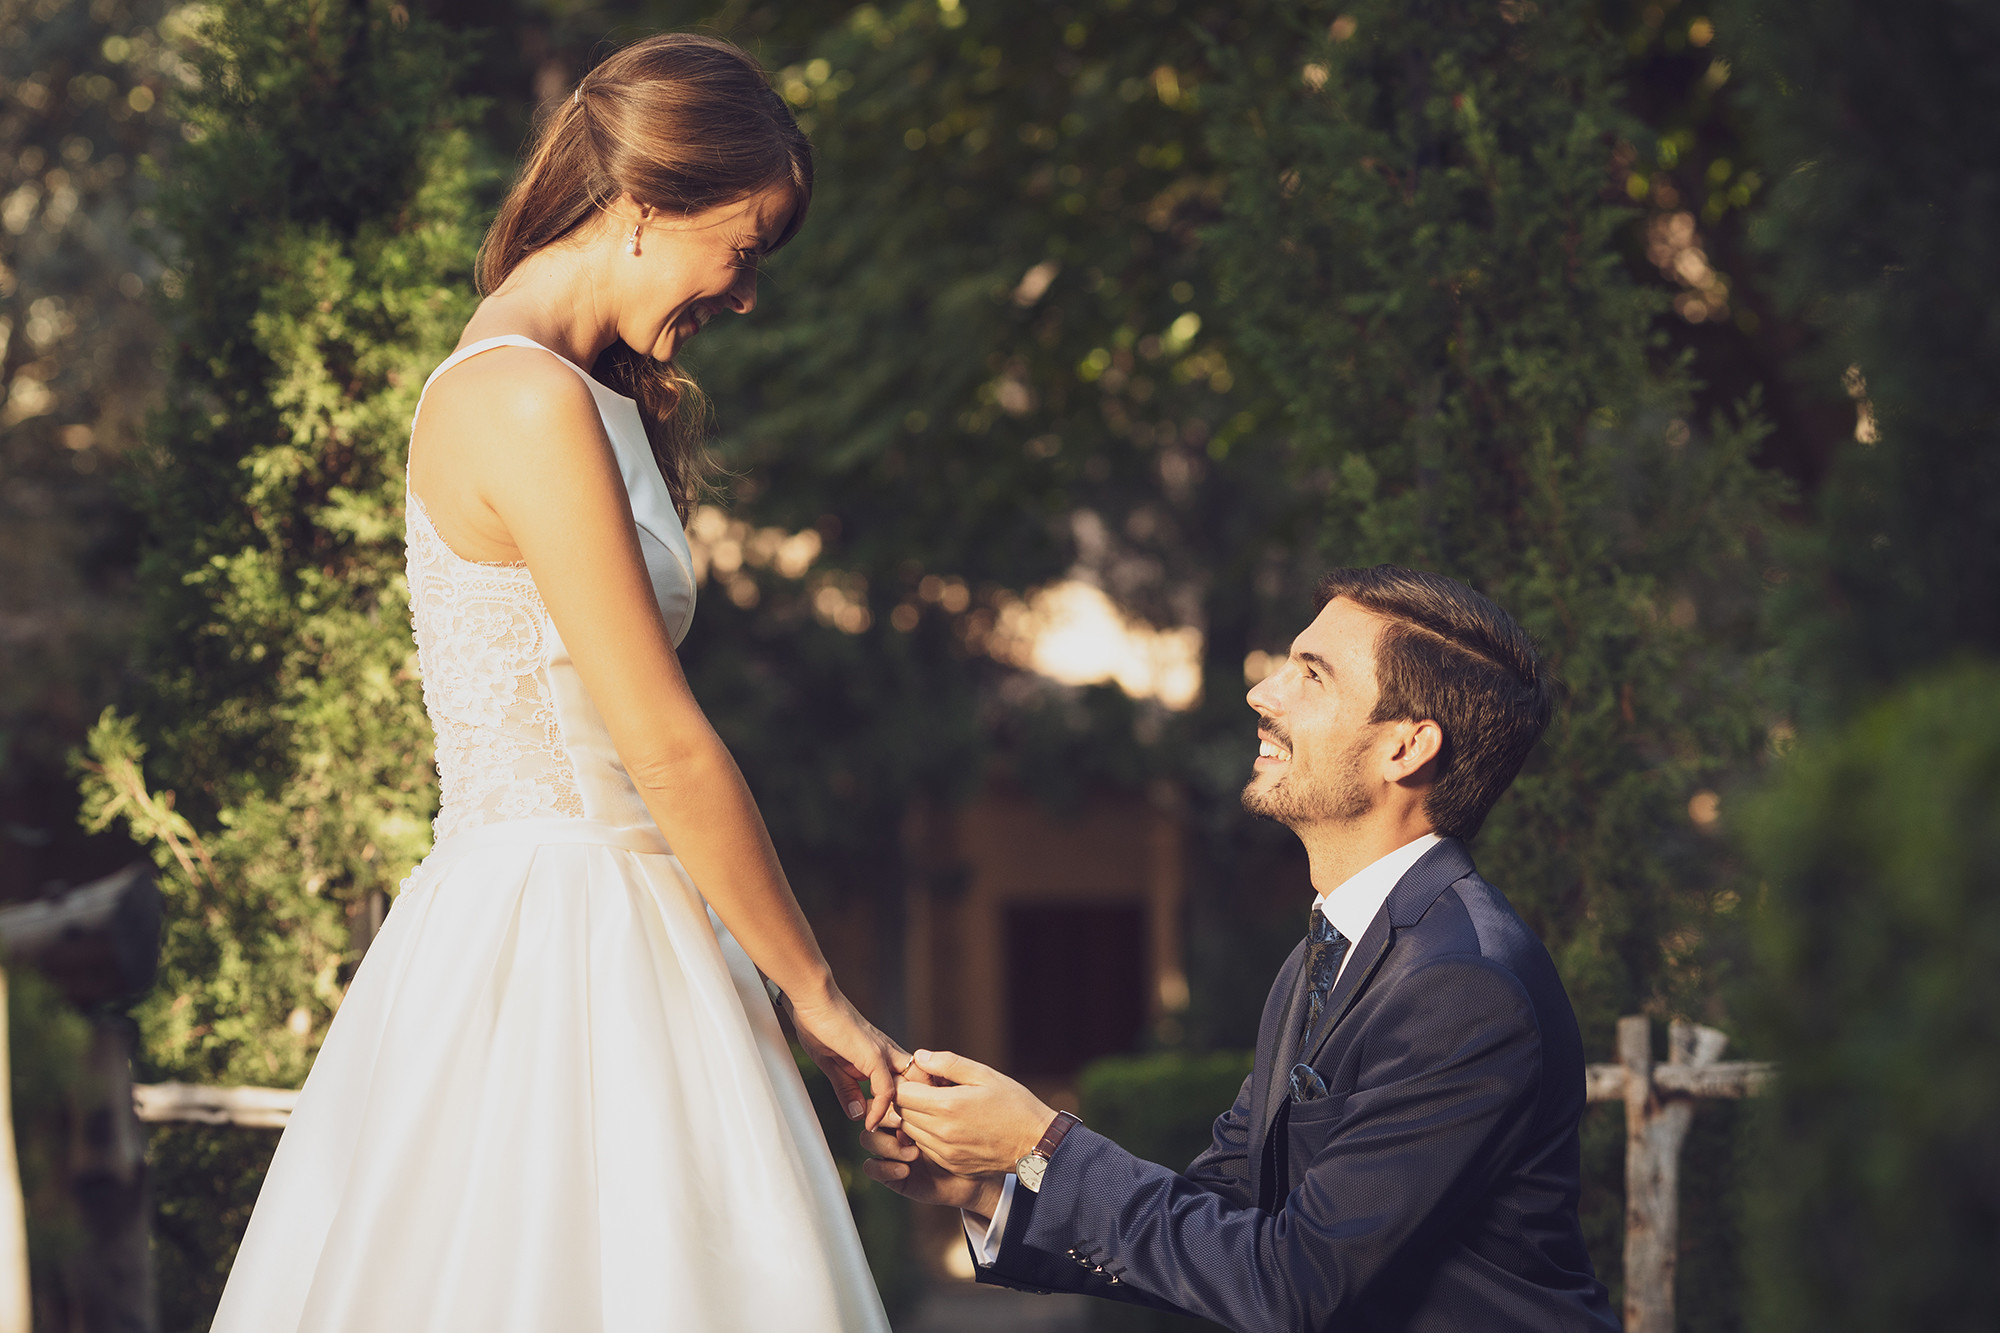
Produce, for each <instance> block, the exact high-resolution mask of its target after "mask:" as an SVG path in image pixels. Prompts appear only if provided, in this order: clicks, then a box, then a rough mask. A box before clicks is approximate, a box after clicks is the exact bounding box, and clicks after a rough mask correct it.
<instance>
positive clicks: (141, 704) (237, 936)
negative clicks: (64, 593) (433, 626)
mask: <svg viewBox="0 0 2000 1333" xmlns="http://www.w3.org/2000/svg"><path fill="white" fill-rule="evenodd" d="M188 58H189V59H190V61H191V62H192V65H193V67H194V70H195V73H196V78H195V79H194V80H193V82H192V86H191V87H190V88H189V89H188V90H187V91H186V92H185V93H184V94H182V95H181V96H180V97H179V98H177V99H176V103H175V110H176V111H177V113H178V115H179V116H180V118H181V120H182V123H183V125H184V127H185V129H184V135H185V137H186V138H187V140H188V142H187V143H186V145H185V146H184V147H183V149H182V150H181V152H180V154H179V156H178V160H177V163H176V169H175V172H174V175H173V177H172V179H171V180H170V181H169V182H168V183H167V185H166V188H165V190H164V191H163V197H162V199H161V202H160V217H161V222H162V224H163V227H164V229H165V231H166V233H167V236H168V238H169V247H170V248H169V257H170V260H171V263H172V268H171V269H170V275H169V282H168V283H163V286H165V287H166V289H167V290H168V291H169V293H170V294H171V300H170V301H169V302H168V304H167V308H166V319H167V323H168V327H169V329H170V331H171V333H172V336H173V343H172V348H173V352H172V356H171V359H170V361H169V366H168V380H167V385H166V402H165V406H164V407H163V408H162V409H161V410H160V412H159V413H158V414H157V416H156V417H155V420H154V423H153V426H152V429H151V431H150V433H149V437H148V442H147V447H146V449H145V450H144V451H143V452H142V453H141V454H140V456H139V458H138V462H137V466H136V470H135V472H136V474H135V475H134V476H133V478H132V482H131V485H130V487H129V495H130V502H131V504H132V505H133V507H134V508H135V509H136V510H137V511H138V512H139V514H140V515H141V516H142V518H143V519H144V524H145V528H144V537H143V539H142V555H141V560H140V568H139V585H140V592H141V596H142V598H143V602H144V606H145V609H146V614H147V620H146V626H145V629H144V631H143V634H142V636H141V657H142V665H143V672H144V674H143V678H142V688H141V689H140V690H139V691H138V692H137V694H136V696H135V697H134V698H133V699H132V701H131V705H130V708H129V711H128V712H126V713H124V714H120V715H112V714H107V715H106V717H105V719H104V720H103V721H102V722H101V723H100V724H99V725H98V726H97V728H96V729H95V730H94V731H93V732H92V734H91V738H90V746H89V753H88V757H87V759H86V761H85V762H86V768H87V772H86V780H85V798H86V813H87V815H88V817H89V818H90V819H91V820H92V821H93V822H94V823H95V824H97V825H98V826H104V825H107V824H110V823H114V822H115V823H120V824H123V825H124V826H125V827H127V828H128V829H129V830H130V831H131V832H132V833H133V835H134V836H135V837H138V838H139V839H140V840H141V841H143V842H146V843H148V844H149V845H150V846H151V847H152V848H153V850H154V853H155V856H156V859H157V860H158V861H159V863H160V865H161V868H162V875H161V886H162V890H163V892H164V893H165V895H166V898H167V904H168V915H167V926H166V934H165V939H164V942H163V948H162V957H161V974H160V985H159V987H158V989H157V990H156V991H155V993H154V994H153V995H152V996H151V997H150V998H149V999H148V1000H147V1001H146V1002H145V1003H144V1004H143V1005H142V1006H141V1008H140V1010H139V1012H138V1017H139V1021H140V1027H141V1032H142V1040H143V1060H144V1065H145V1069H144V1070H143V1071H142V1072H143V1073H145V1074H147V1075H151V1076H155V1077H158V1076H167V1077H178V1078H185V1079H191V1080H194V1081H198V1082H217V1083H283V1084H296V1083H297V1082H298V1081H299V1080H300V1079H301V1078H303V1077H304V1074H305V1072H306V1069H307V1067H308V1065H309V1063H310V1061H311V1058H312V1053H313V1052H314V1050H316V1049H317V1047H318V1044H319V1040H320V1038H321V1036H322V1035H323V1034H324V1032H325V1030H326V1025H327V1022H328V1020H329V1019H330V1018H331V1016H332V1014H333V1011H334V1009H335V1008H336V1007H337V1005H338V1004H339V1002H340V997H341V990H342V987H343V985H344V984H345V982H346V981H347V977H348V972H349V969H350V968H351V965H352V964H353V963H354V962H355V961H356V959H357V958H358V954H359V948H358V946H359V945H360V944H362V943H365V939H358V938H357V936H356V933H355V932H354V930H353V929H352V927H353V926H354V925H356V924H358V923H360V922H362V921H363V920H365V919H366V914H367V913H368V911H369V910H370V903H371V900H376V901H379V896H380V895H382V894H383V893H385V892H386V891H387V890H388V889H390V888H391V887H392V886H393V884H394V882H395V880H396V878H397V877H399V876H400V875H401V874H402V873H403V871H404V870H406V869H407V867H408V866H409V865H411V864H412V863H413V862H414V861H416V860H417V859H418V857H419V856H420V855H421V854H422V853H423V851H424V850H425V848H426V847H427V846H428V844H429V836H430V834H429V827H428V823H427V818H428V816H429V814H430V812H431V809H432V807H433V805H434V803H435V799H436V795H435V790H434V779H433V771H432V768H431V764H430V757H429V750H430V736H429V730H428V727H427V726H426V725H425V721H424V716H423V711H422V704H421V700H420V698H419V693H418V686H417V680H416V672H415V664H414V648H413V645H412V641H411V637H410V630H409V614H408V607H407V594H406V590H405V587H404V581H403V574H402V541H401V532H400V530H399V526H398V524H397V522H396V518H397V516H398V515H399V514H400V512H401V492H402V485H403V480H402V479H403V468H402V458H403V448H404V444H405V440H406V434H407V424H408V421H409V419H410V414H411V412H412V410H413V409H414V407H415V405H416V398H417V393H418V389H419V387H420V386H421V384H422V382H423V378H424V375H425V373H426V372H427V371H428V370H429V368H430V367H431V366H432V365H434V364H436V362H437V361H438V360H439V359H441V358H442V357H443V356H444V355H445V353H446V352H448V351H449V350H450V348H451V346H452V344H453V342H454V341H455V340H456V337H457V333H458V329H459V327H460V325H461V324H462V323H463V321H464V319H465V317H466V315H467V314H468V313H469V308H470V302H471V299H472V296H471V293H470V292H469V291H468V289H467V286H466V283H465V274H466V273H467V272H468V271H469V269H470V266H471V260H472V255H473V251H474V248H475V246H476V244H477V240H478V231H477V228H476V227H475V226H474V225H473V219H474V215H475V209H474V204H473V199H472V194H471V192H472V190H473V188H474V187H475V185H476V183H477V174H476V173H475V172H474V171H473V169H472V167H471V165H470V163H471V145H470V142H469V140H468V139H467V137H466V135H465V134H463V133H462V132H460V131H459V130H457V129H455V128H454V123H455V119H456V117H458V116H459V115H460V114H461V113H462V109H461V108H460V107H458V106H457V105H456V104H455V103H454V101H453V100H452V97H451V95H450V93H449V86H448V80H449V79H450V77H451V74H452V69H453V60H452V57H451V56H450V54H449V51H448V49H447V47H446V46H445V44H444V43H443V41H442V40H441V38H440V37H439V35H438V34H437V33H436V32H435V31H434V30H432V29H429V28H426V27H425V26H423V25H422V24H420V23H414V22H410V21H408V20H407V17H406V16H405V14H404V12H403V11H402V9H401V8H400V7H392V6H388V5H372V4H359V3H356V4H333V3H325V2H323V0H244V2H243V3H237V4H231V5H228V6H224V7H220V8H218V9H215V10H211V11H209V12H207V13H206V14H205V15H204V16H203V17H202V19H201V21H200V23H199V26H198V27H197V28H196V29H195V30H194V31H193V32H192V34H191V35H190V42H189V47H188ZM149 778H150V780H151V781H152V782H157V783H158V784H159V787H160V788H163V789H164V790H154V789H153V788H152V786H151V782H149ZM176 1145H179V1146H180V1147H183V1148H187V1149H188V1150H189V1151H188V1152H186V1153H180V1154H178V1155H177V1153H176ZM204 1154H207V1155H208V1156H213V1153H212V1152H211V1151H210V1149H209V1147H205V1146H203V1145H202V1144H200V1143H195V1142H193V1141H191V1140H186V1141H184V1140H182V1139H170V1140H164V1141H163V1142H162V1144H161V1145H157V1147H156V1161H157V1164H158V1169H159V1171H160V1187H161V1192H162V1195H163V1196H164V1198H165V1206H164V1207H163V1211H162V1213H161V1215H160V1219H159V1232H160V1236H161V1239H162V1241H163V1242H164V1244H165V1247H166V1248H165V1250H164V1252H163V1257H164V1263H163V1269H164V1271H163V1274H162V1289H163V1299H164V1301H165V1304H166V1306H167V1312H168V1316H169V1323H170V1324H173V1325H175V1326H180V1325H183V1324H192V1323H194V1322H195V1321H196V1320H198V1319H201V1318H204V1317H205V1314H204V1312H205V1311H206V1310H207V1309H209V1308H212V1302H213V1299H214V1296H215V1292H216V1289H217V1287H218V1284H219V1281H220V1276H221V1273H222V1272H223V1271H225V1270H226V1267H227V1253H226V1252H222V1253H218V1252H217V1250H216V1249H215V1248H214V1246H213V1245H212V1244H211V1242H210V1239H209V1238H208V1237H207V1236H206V1234H205V1232H206V1228H205V1224H204V1223H203V1222H202V1219H200V1218H180V1219H179V1221H185V1222H186V1223H187V1225H186V1226H182V1225H180V1224H179V1221H177V1218H178V1217H179V1215H178V1214H177V1213H176V1210H175V1208H174V1206H173V1199H174V1196H175V1194H176V1192H177V1190H180V1189H181V1187H182V1185H183V1184H185V1185H187V1186H188V1187H189V1188H190V1189H192V1188H193V1182H194V1178H195V1177H196V1176H200V1175H202V1174H204V1173H205V1172H208V1171H209V1170H210V1166H209V1165H208V1164H205V1162H204ZM183 1167H185V1168H186V1170H185V1171H183V1170H182V1168H183ZM230 1169H231V1170H236V1171H240V1170H242V1169H244V1168H242V1167H241V1166H240V1165H238V1166H232V1167H231V1168H230ZM190 1173H192V1174H190ZM181 1175H188V1176H189V1179H188V1180H187V1181H185V1182H183V1181H182V1180H181V1179H180V1176H181ZM197 1192H198V1191H197Z"/></svg>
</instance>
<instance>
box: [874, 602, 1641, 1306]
mask: <svg viewBox="0 0 2000 1333" xmlns="http://www.w3.org/2000/svg"><path fill="white" fill-rule="evenodd" d="M1321 603H1322V605H1321V610H1320V612H1319V615H1318V617H1317V618H1316V619H1315V620H1314V621H1313V622H1312V624H1311V625H1309V626H1308V627H1307V628H1306V629H1305V631H1304V632H1303V633H1301V634H1300V635H1299V636H1298V638H1297V639H1296V640H1294V641H1293V644H1292V649H1291V654H1290V656H1289V658H1288V659H1287V660H1286V662H1285V664H1284V665H1283V666H1282V667H1281V668H1279V670H1278V671H1277V672H1276V673H1275V674H1273V675H1272V676H1270V677H1269V678H1268V679H1266V680H1265V681H1264V682H1263V683H1262V684H1261V685H1259V686H1257V687H1256V688H1255V689H1254V690H1252V691H1251V692H1250V706H1251V707H1252V708H1253V709H1255V710H1256V712H1257V715H1258V718H1259V721H1260V725H1259V727H1258V733H1257V735H1258V740H1259V742H1260V743H1259V745H1258V755H1257V762H1256V771H1255V775H1254V776H1253V777H1252V778H1251V780H1250V784H1249V786H1247V787H1246V788H1244V791H1243V804H1244V807H1245V808H1246V809H1248V810H1250V811H1251V812H1252V813H1255V814H1259V815H1263V816H1267V817H1268V818H1271V819H1274V820H1277V821H1279V822H1280V823H1283V824H1285V825H1286V826H1287V827H1289V828H1290V829H1292V831H1293V832H1295V833H1297V834H1298V836H1299V839H1300V840H1301V841H1302V842H1303V843H1304V844H1305V846H1306V851H1307V852H1308V854H1309V855H1310V858H1311V862H1312V880H1313V886H1314V888H1315V889H1317V890H1318V893H1319V896H1318V897H1317V898H1316V899H1315V901H1314V902H1313V904H1312V908H1311V911H1310V913H1309V914H1308V915H1309V929H1308V930H1307V932H1306V938H1305V939H1304V940H1303V941H1302V942H1301V943H1300V944H1299V946H1298V948H1297V949H1295V950H1294V951H1293V952H1292V956H1291V958H1290V959H1289V960H1288V961H1287V962H1286V963H1285V966H1284V968H1283V970H1282V971H1280V972H1279V974H1278V979H1277V983H1276V985H1274V986H1273V987H1272V988H1271V994H1270V998H1269V999H1268V1000H1266V1002H1265V1005H1264V1018H1263V1024H1262V1027H1261V1028H1260V1029H1259V1031H1258V1037H1257V1062H1256V1067H1255V1068H1254V1070H1253V1071H1252V1072H1251V1074H1250V1077H1249V1078H1248V1079H1246V1080H1245V1081H1244V1084H1243V1088H1242V1091H1241V1092H1239V1093H1238V1094H1237V1097H1236V1104H1235V1105H1234V1106H1232V1107H1230V1108H1229V1109H1228V1110H1227V1111H1226V1112H1224V1113H1223V1114H1222V1116H1221V1117H1220V1118H1218V1119H1217V1120H1216V1122H1215V1130H1214V1140H1213V1142H1212V1143H1211V1144H1210V1146H1209V1148H1208V1150H1207V1151H1206V1152H1204V1153H1202V1155H1201V1156H1200V1157H1198V1158H1196V1159H1195V1161H1194V1164H1193V1165H1191V1166H1190V1167H1188V1169H1187V1170H1186V1172H1184V1173H1181V1174H1176V1173H1175V1172H1173V1171H1172V1170H1170V1169H1168V1168H1167V1167H1164V1166H1156V1165H1154V1164H1153V1163H1151V1162H1145V1161H1141V1160H1139V1159H1138V1158H1135V1157H1133V1156H1132V1155H1131V1154H1130V1153H1128V1152H1126V1151H1125V1150H1124V1149H1122V1148H1120V1147H1119V1146H1118V1145H1117V1144H1115V1143H1113V1142H1111V1141H1110V1140H1109V1139H1106V1138H1104V1137H1102V1136H1100V1135H1097V1134H1094V1133H1092V1132H1091V1131H1090V1130H1089V1129H1088V1128H1086V1127H1084V1126H1083V1125H1082V1124H1081V1123H1080V1122H1078V1121H1077V1120H1076V1119H1075V1117H1073V1116H1070V1115H1068V1114H1067V1113H1065V1114H1062V1115H1058V1114H1057V1113H1055V1112H1054V1111H1052V1110H1050V1108H1049V1107H1047V1106H1046V1105H1044V1104H1043V1103H1042V1102H1041V1101H1040V1100H1039V1099H1038V1098H1036V1097H1035V1096H1034V1094H1033V1093H1031V1092H1029V1091H1028V1090H1027V1089H1026V1088H1024V1087H1023V1086H1021V1085H1020V1084H1019V1083H1017V1082H1015V1081H1014V1080H1012V1079H1010V1078H1008V1077H1007V1076H1005V1075H1004V1074H1000V1073H998V1072H996V1071H994V1070H992V1069H989V1068H987V1067H986V1066H984V1065H980V1064H978V1063H976V1062H974V1061H971V1060H966V1059H963V1058H962V1057H959V1056H955V1055H951V1054H948V1053H937V1054H933V1053H930V1052H919V1053H918V1054H917V1056H916V1059H915V1061H914V1066H913V1071H912V1073H911V1075H910V1077H909V1078H908V1079H906V1080H905V1081H904V1082H903V1083H902V1084H901V1085H900V1087H899V1088H898V1091H897V1100H898V1107H899V1111H900V1115H901V1134H900V1136H899V1135H897V1134H895V1133H890V1132H887V1131H886V1130H885V1131H882V1132H876V1133H873V1134H867V1135H864V1136H863V1143H864V1145H865V1146H866V1147H867V1148H868V1150H869V1151H870V1152H871V1153H873V1154H874V1155H875V1157H876V1158H877V1159H879V1160H875V1161H871V1162H869V1163H868V1164H867V1166H866V1170H867V1171H868V1174H869V1175H871V1176H873V1177H874V1178H875V1179H876V1180H879V1181H881V1182H882V1183H884V1184H886V1185H888V1186H889V1187H890V1188H891V1189H894V1190H897V1191H898V1192H900V1193H902V1194H904V1195H907V1196H908V1197H910V1198H913V1199H919V1200H923V1201H926V1202H932V1203H943V1204H954V1205H957V1206H958V1207H960V1208H962V1209H963V1210H964V1212H965V1217H966V1233H967V1239H968V1242H969V1243H970V1244H971V1246H972V1249H973V1256H974V1259H975V1261H976V1263H977V1266H978V1277H979V1280H980V1281H981V1282H996V1283H1000V1284H1003V1285H1007V1286H1017V1287H1025V1288H1028V1289H1031V1290H1063V1291H1081V1292H1087V1293H1089V1294H1091V1295H1094V1296H1105V1297H1109V1298H1111V1299H1113V1300H1122V1301H1129V1302H1132V1303H1134V1304H1138V1305H1145V1306H1150V1307H1153V1308H1156V1309H1162V1310H1174V1311H1179V1312H1182V1313H1186V1314H1191V1315H1198V1316H1201V1317H1203V1318H1207V1319H1212V1320H1215V1321H1216V1322H1217V1323H1220V1324H1224V1325H1227V1326H1228V1327H1230V1328H1232V1329H1238V1330H1256V1331H1257V1333H1262V1331H1264V1330H1271V1331H1273V1333H1276V1331H1277V1330H1306V1329H1313V1330H1318V1329H1327V1330H1331V1329H1350V1328H1352V1329H1409V1330H1439V1331H1440V1333H1442V1331H1443V1330H1480V1331H1481V1333H1493V1331H1495V1330H1519V1331H1520V1333H1553V1331H1554V1330H1611V1329H1616V1328H1617V1322H1616V1321H1615V1320H1614V1319H1613V1318H1612V1315H1611V1311H1610V1307H1609V1305H1608V1303H1607V1301H1606V1297H1605V1291H1604V1288H1603V1287H1602V1286H1601V1285H1600V1284H1599V1283H1598V1281H1597V1279H1596V1277H1595V1276H1594V1275H1593V1273H1592V1271H1591V1266H1590V1258H1589V1256H1588V1255H1587V1254H1586V1253H1585V1252H1584V1247H1583V1237H1582V1234H1581V1231H1580V1229H1579V1226H1578V1222H1577V1211H1576V1205H1577V1191H1578V1162H1577V1155H1578V1147H1577V1126H1578V1122H1579V1120H1580V1119H1581V1117H1582V1114H1583V1108H1584V1086H1583V1048H1582V1043H1581V1041H1580V1039H1579V1037H1578V1035H1577V1027H1576V1018H1575V1015H1574V1014H1573V1013H1572V1011H1571V1009H1570V1005H1569V998H1568V997H1567V996H1566V995H1565V994H1564V993H1563V988H1562V983H1561V982H1560V981H1559V980H1558V979H1557V977H1556V972H1555V968H1554V966H1553V965H1552V964H1551V963H1550V961H1549V956H1548V954H1547V952H1546V951H1545V950H1544V949H1543V948H1542V945H1541V943H1540V941H1538V940H1537V939H1536V938H1535V936H1534V935H1533V934H1532V933H1531V932H1530V931H1529V930H1528V928H1527V927H1526V926H1525V925H1524V924H1522V922H1521V919H1520V917H1518V916H1516V915H1515V914H1514V910H1513V908H1511V907H1510V906H1508V904H1507V900H1506V899H1505V898H1504V897H1502V896H1501V894H1500V892H1499V890H1497V889H1495V888H1494V887H1493V886H1492V885H1491V884H1488V883H1487V882H1486V881H1485V880H1483V879H1481V878H1480V877H1479V874H1478V872H1477V871H1475V870H1474V869H1473V865H1472V858H1471V856H1470V855H1469V854H1468V852H1467V851H1466V847H1465V843H1466V841H1467V840H1469V839H1470V838H1471V837H1472V836H1473V835H1474V834H1475V833H1477V832H1478V831H1479V826H1480V824H1481V822H1482V821H1484V819H1485V818H1486V814H1487V811H1489V810H1490V809H1492V807H1493V804H1494V802H1495V801H1497V800H1499V798H1500V796H1501V793H1503V792H1504V791H1506V789H1507V786H1508V784H1509V783H1511V782H1512V781H1513V779H1514V775H1515V774H1516V773H1517V772H1519V771H1520V768H1521V764H1522V761H1523V760H1525V759H1526V758H1527V755H1528V752H1529V750H1530V749H1532V748H1533V747H1534V744H1535V741H1536V739H1537V738H1538V737H1539V736H1540V735H1541V733H1542V730H1543V728H1544V727H1546V726H1547V725H1548V721H1549V715H1550V712H1551V703H1550V696H1551V687H1550V680H1549V674H1548V669H1547V668H1546V667H1545V666H1544V665H1543V663H1542V661H1541V659H1540V658H1539V657H1538V656H1537V655H1536V652H1535V649H1534V646H1533V644H1532V643H1531V642H1530V641H1529V639H1528V636H1527V635H1526V634H1525V633H1523V632H1522V630H1521V629H1520V627H1519V626H1518V625H1516V624H1515V623H1514V622H1513V620H1511V619H1510V618H1509V617H1508V616H1507V614H1506V613H1505V612H1503V611H1501V610H1500V609H1499V608H1498V607H1497V606H1495V605H1494V604H1493V603H1492V602H1489V601H1488V600H1486V599H1485V598H1484V597H1481V596H1480V595H1479V594H1478V593H1475V592H1473V591H1472V590H1471V589H1470V588H1467V587H1466V586H1465V585H1463V584H1461V583H1457V582H1455V581H1453V580H1451V579H1447V578H1441V577H1439V576H1437V575H1434V574H1426V573H1420V572H1417V571H1414V570H1407V569H1398V568H1394V567H1392V566H1387V565H1382V566H1377V567H1376V568H1374V569H1367V570H1361V569H1343V570H1337V571H1335V572H1334V573H1333V575H1332V576H1330V577H1329V578H1328V579H1327V580H1326V581H1325V583H1324V584H1323V585H1322V587H1321ZM1301 906H1303V904H1301ZM919 1075H922V1076H923V1077H921V1078H920V1077H919ZM932 1084H935V1085H936V1086H931V1085H932ZM919 1150H921V1153H920V1152H919Z"/></svg>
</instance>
